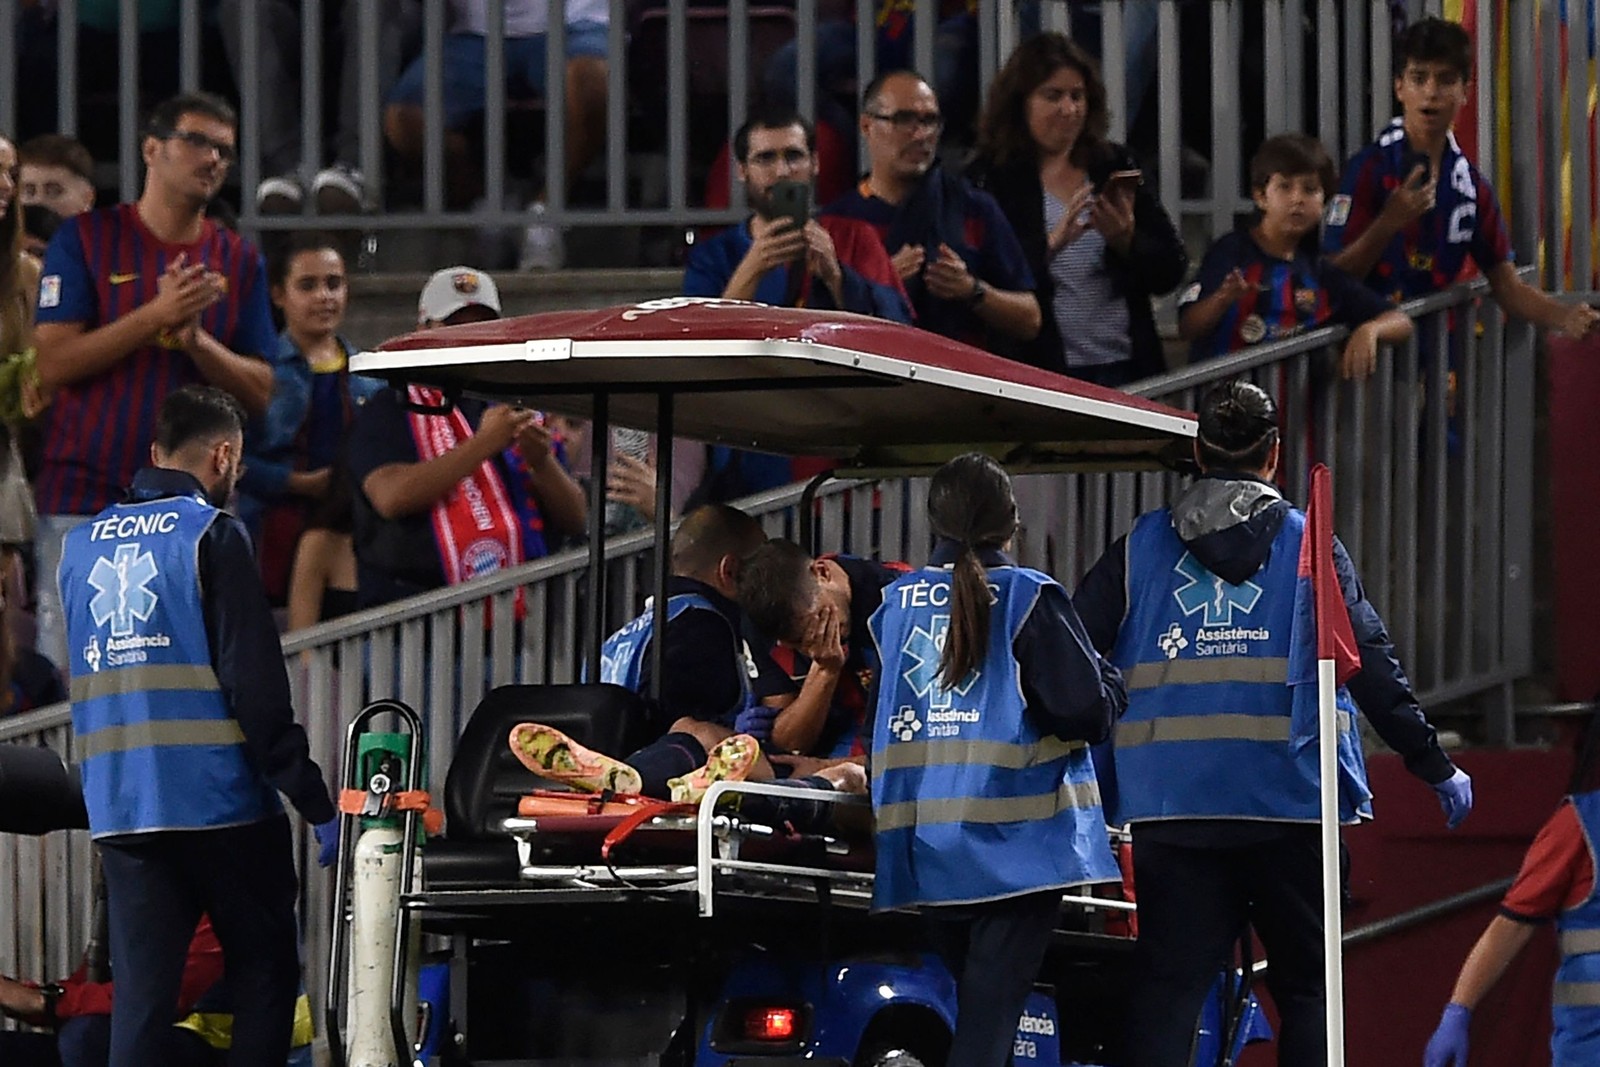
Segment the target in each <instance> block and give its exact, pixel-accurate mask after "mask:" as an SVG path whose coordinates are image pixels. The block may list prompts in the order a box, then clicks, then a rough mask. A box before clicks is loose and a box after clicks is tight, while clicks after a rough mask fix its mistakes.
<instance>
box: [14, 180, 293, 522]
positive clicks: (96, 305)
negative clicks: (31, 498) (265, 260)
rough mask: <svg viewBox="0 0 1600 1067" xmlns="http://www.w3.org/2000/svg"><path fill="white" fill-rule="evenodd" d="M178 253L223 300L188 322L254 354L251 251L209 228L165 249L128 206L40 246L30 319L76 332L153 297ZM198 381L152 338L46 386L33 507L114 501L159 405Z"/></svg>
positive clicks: (89, 506) (261, 301)
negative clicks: (105, 363) (203, 270)
mask: <svg viewBox="0 0 1600 1067" xmlns="http://www.w3.org/2000/svg"><path fill="white" fill-rule="evenodd" d="M179 253H183V254H184V255H185V256H186V257H187V262H189V263H191V264H192V263H204V264H205V265H206V266H208V267H209V268H211V269H212V270H214V271H216V272H217V273H219V274H221V275H222V277H223V278H224V279H225V283H226V286H227V295H226V296H225V297H224V298H223V299H222V300H220V301H218V302H217V303H216V304H214V305H213V306H212V307H210V308H209V309H207V310H206V311H205V312H204V313H203V314H202V315H201V316H200V325H201V326H202V327H203V328H204V329H205V330H206V331H207V332H208V333H210V334H211V335H212V336H213V337H215V338H216V339H217V340H218V341H219V342H220V343H222V344H223V345H225V346H227V347H228V348H229V349H231V350H232V351H234V352H237V353H239V354H240V355H245V356H258V357H261V358H263V359H264V358H266V356H267V355H268V354H269V353H270V352H271V351H272V349H273V345H274V343H275V334H274V331H273V328H272V313H271V309H270V307H269V305H268V302H267V280H266V268H265V267H264V266H263V264H262V261H261V254H260V253H259V252H257V251H256V249H255V246H254V245H252V244H251V243H250V242H249V241H246V240H245V239H244V238H242V237H240V236H239V235H238V234H235V233H233V232H232V231H230V230H226V229H223V228H222V227H220V226H216V225H214V224H213V223H211V222H209V221H207V222H206V223H205V225H204V229H203V230H202V232H201V235H200V239H199V240H197V241H195V242H194V243H193V244H186V245H174V244H167V243H166V242H164V241H162V240H161V239H160V238H158V237H156V235H155V234H153V233H151V232H150V230H149V229H148V228H147V227H146V226H145V224H144V222H143V220H141V219H140V218H139V213H138V209H137V206H136V205H134V204H131V203H129V204H118V205H116V206H115V207H109V208H102V209H100V210H96V211H89V212H85V213H84V214H82V215H78V216H76V217H75V218H72V219H69V220H67V222H66V223H64V224H63V225H62V226H61V228H60V229H58V230H57V231H56V233H55V236H54V237H53V238H52V239H51V242H50V247H49V248H48V249H46V251H45V257H44V271H43V276H42V277H41V278H40V282H39V311H38V321H39V322H40V323H72V324H79V325H82V326H83V328H84V330H85V331H90V330H96V329H99V328H100V327H102V326H105V325H106V324H108V323H111V322H114V321H115V320H117V319H119V318H121V317H122V316H124V315H127V314H128V313H130V312H132V311H133V310H134V309H136V308H138V307H140V306H142V305H144V304H147V303H149V302H150V301H151V300H153V299H155V296H156V284H157V282H158V281H159V279H160V277H161V274H162V272H163V271H164V270H165V269H166V267H167V263H168V261H169V260H171V259H173V258H174V257H176V256H177V255H178V254H179ZM201 380H202V378H201V375H200V371H199V370H198V369H197V368H196V367H195V365H194V362H193V360H191V359H190V358H189V356H188V355H187V354H186V353H184V352H182V351H180V350H178V349H176V348H171V347H167V346H165V345H162V344H159V343H157V344H149V345H145V346H143V347H141V348H137V349H134V350H133V351H132V352H130V353H128V355H126V356H125V357H123V358H122V359H121V360H120V361H118V362H117V364H116V365H115V366H114V367H112V368H111V369H110V370H107V371H105V372H104V373H102V374H98V375H96V376H94V377H92V378H85V379H82V380H80V381H76V382H73V383H72V384H71V385H65V386H62V387H61V388H59V389H57V390H56V393H55V397H54V399H53V400H52V402H51V404H50V406H49V407H48V408H47V409H45V414H44V454H43V456H42V459H41V463H40V468H39V476H38V478H37V480H36V482H35V495H36V497H37V500H38V505H39V510H40V511H41V512H43V513H45V514H50V515H92V514H94V513H96V512H98V511H100V510H101V509H102V508H105V507H107V506H109V505H111V504H113V503H116V502H117V501H119V500H121V499H122V497H123V493H124V490H125V489H126V488H127V486H128V485H130V484H131V483H132V482H133V475H134V472H135V471H137V470H138V469H139V468H140V467H142V466H144V465H145V463H146V461H147V460H148V457H149V450H150V441H151V439H152V438H153V437H154V436H155V425H156V415H157V413H158V412H159V410H160V408H161V402H162V401H163V400H165V399H166V397H167V394H168V393H170V392H172V391H173V390H174V389H177V388H179V387H181V386H184V385H187V384H190V383H193V382H199V381H201Z"/></svg>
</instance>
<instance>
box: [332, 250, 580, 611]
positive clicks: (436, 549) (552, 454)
mask: <svg viewBox="0 0 1600 1067" xmlns="http://www.w3.org/2000/svg"><path fill="white" fill-rule="evenodd" d="M499 317H500V293H499V289H498V288H497V287H496V286H495V284H494V279H493V278H490V277H489V276H488V275H487V274H484V273H483V272H482V271H478V270H474V269H473V268H471V267H447V268H445V269H444V270H441V271H438V272H436V273H435V274H434V275H433V277H431V278H430V279H428V284H427V285H425V286H424V287H423V289H422V296H421V298H420V299H419V301H418V303H417V319H418V323H419V325H420V327H421V328H422V329H430V328H432V327H435V326H454V325H459V324H461V323H465V322H483V321H486V320H488V319H497V318H499ZM444 404H445V401H444V397H443V395H442V394H441V393H440V392H439V391H438V390H436V389H427V388H424V387H422V386H415V385H414V386H411V387H409V388H408V389H407V390H406V392H405V393H403V394H402V393H401V392H399V391H398V390H394V389H384V390H380V391H379V392H378V393H376V394H375V395H374V396H373V397H372V399H371V400H369V401H367V403H366V405H365V406H364V407H363V408H362V409H361V413H360V415H358V416H357V418H356V421H355V425H354V426H353V427H352V428H351V431H350V474H351V479H352V481H353V482H354V483H355V485H356V487H357V493H356V497H355V546H356V562H357V573H358V580H359V588H360V601H361V606H362V607H372V606H373V605H376V604H385V603H388V602H389V601H391V600H398V599H400V598H401V597H406V596H411V595H413V594H415V593H422V592H426V591H427V590H429V589H437V588H439V587H440V586H444V585H455V584H456V583H458V582H464V581H466V580H468V579H469V578H477V577H481V576H483V575H485V574H490V573H492V572H494V571H497V570H500V569H501V568H503V567H511V566H515V565H516V564H518V563H522V562H524V561H526V560H530V559H537V558H539V557H540V556H543V555H545V554H546V552H548V551H549V550H550V547H551V546H552V545H553V544H554V543H556V541H557V539H558V538H561V537H566V536H573V537H577V536H581V535H582V534H583V531H584V523H585V522H586V520H587V506H586V504H585V502H584V496H583V490H581V489H580V488H578V484H577V483H576V482H574V481H573V480H572V476H571V475H570V474H568V473H567V470H566V466H565V457H564V451H563V449H562V447H561V444H560V442H559V441H556V440H554V439H553V438H552V437H551V434H550V431H549V430H548V429H547V428H546V427H545V425H544V419H543V416H542V415H541V414H540V413H539V412H536V411H530V410H528V409H526V408H522V407H512V406H510V405H507V404H490V405H484V404H482V403H480V402H477V401H462V402H460V403H457V404H455V405H453V406H451V407H450V408H449V409H448V410H447V411H446V413H444V414H435V413H433V412H436V411H438V410H439V409H440V408H442V407H443V406H444Z"/></svg>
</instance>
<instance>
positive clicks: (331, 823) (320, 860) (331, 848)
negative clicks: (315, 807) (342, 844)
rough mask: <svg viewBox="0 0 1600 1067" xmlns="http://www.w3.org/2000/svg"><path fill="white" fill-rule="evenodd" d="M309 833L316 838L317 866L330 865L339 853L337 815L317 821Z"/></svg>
mask: <svg viewBox="0 0 1600 1067" xmlns="http://www.w3.org/2000/svg"><path fill="white" fill-rule="evenodd" d="M311 833H312V834H313V835H314V836H315V837H316V839H317V866H318V867H332V866H333V861H334V860H335V859H337V858H338V855H339V816H337V815H335V816H334V817H333V818H331V819H329V820H328V821H327V822H325V823H318V824H317V825H316V826H314V827H312V830H311Z"/></svg>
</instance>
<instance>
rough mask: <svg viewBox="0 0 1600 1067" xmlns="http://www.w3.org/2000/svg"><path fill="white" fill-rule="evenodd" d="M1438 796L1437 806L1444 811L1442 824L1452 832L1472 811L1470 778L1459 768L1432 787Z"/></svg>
mask: <svg viewBox="0 0 1600 1067" xmlns="http://www.w3.org/2000/svg"><path fill="white" fill-rule="evenodd" d="M1433 791H1434V792H1435V793H1438V794H1439V806H1440V807H1441V808H1443V809H1444V824H1445V826H1447V827H1448V828H1449V829H1451V830H1454V829H1455V828H1456V827H1458V826H1460V825H1461V820H1462V819H1465V818H1466V817H1467V813H1468V812H1470V811H1471V810H1472V777H1471V776H1470V775H1468V774H1467V772H1466V771H1464V770H1462V769H1461V768H1459V767H1457V768H1456V773H1454V774H1452V775H1451V776H1450V777H1448V778H1446V779H1445V780H1444V781H1442V782H1440V783H1439V784H1438V785H1436V786H1434V787H1433Z"/></svg>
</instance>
